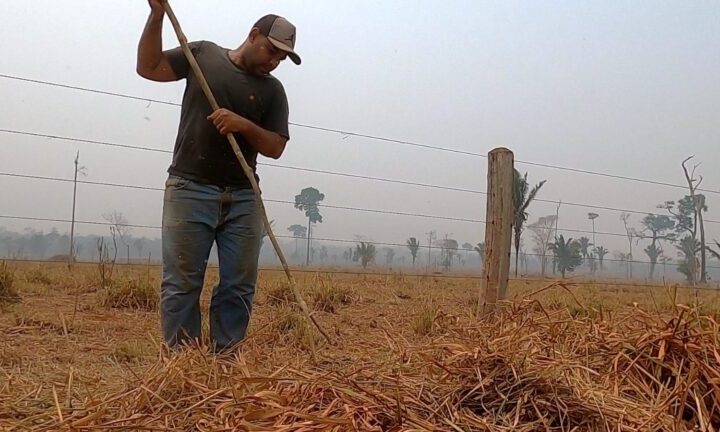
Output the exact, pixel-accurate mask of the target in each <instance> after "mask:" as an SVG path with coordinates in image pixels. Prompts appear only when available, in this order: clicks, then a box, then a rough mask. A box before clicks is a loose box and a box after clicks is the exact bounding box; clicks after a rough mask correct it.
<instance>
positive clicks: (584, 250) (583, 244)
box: [577, 237, 592, 259]
mask: <svg viewBox="0 0 720 432" xmlns="http://www.w3.org/2000/svg"><path fill="white" fill-rule="evenodd" d="M577 242H578V245H580V254H581V255H582V257H583V259H587V257H588V251H589V248H590V246H591V245H592V243H590V239H589V238H587V237H580V238H579V239H578V240H577Z"/></svg>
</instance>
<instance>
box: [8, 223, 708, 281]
mask: <svg viewBox="0 0 720 432" xmlns="http://www.w3.org/2000/svg"><path fill="white" fill-rule="evenodd" d="M0 219H11V220H27V221H36V222H56V223H71V222H72V221H71V220H69V219H57V218H41V217H32V216H12V215H2V214H0ZM75 223H76V224H78V225H96V226H115V225H118V224H114V223H111V222H108V221H85V220H76V221H75ZM119 225H120V226H123V227H128V228H142V229H153V230H160V229H162V227H161V226H158V225H143V224H131V223H124V224H119ZM276 237H277V238H282V239H290V240H305V239H306V237H295V236H291V235H282V234H280V235H276ZM312 240H314V241H324V242H332V243H346V244H357V243H359V242H361V241H365V242H369V243H372V244H374V245H378V246H395V247H408V245H407V243H405V244H403V243H397V242H386V241H375V240H371V239H366V240H362V239H356V240H351V239H337V238H327V237H317V238H312ZM474 246H475V245H473V247H474ZM428 249H430V250H446V249H448V248H447V247H444V246H442V245H437V244H436V245H430V246H428V245H420V246H419V252H424V251H426V250H428ZM456 252H462V253H468V254H470V255H474V254H476V253H478V252H477V251H476V250H475V249H463V248H458V249H457V250H456ZM521 255H524V256H526V257H535V258H541V259H542V258H547V259H548V261H549V260H551V258H552V255H551V254H550V253H548V254H545V255H542V254H538V253H530V252H522V253H521ZM586 259H587V258H586ZM595 259H596V260H597V262H598V263H599V262H600V259H599V258H595ZM602 261H603V263H606V262H609V263H619V264H621V265H622V264H625V265H627V264H641V265H648V266H649V265H652V264H653V263H652V262H650V261H640V260H632V259H629V260H628V259H624V260H622V259H616V258H603V260H602ZM673 264H676V263H665V265H673ZM663 265H664V264H663V263H661V262H656V263H655V266H658V267H662V266H663ZM706 268H708V269H720V266H712V265H710V266H706Z"/></svg>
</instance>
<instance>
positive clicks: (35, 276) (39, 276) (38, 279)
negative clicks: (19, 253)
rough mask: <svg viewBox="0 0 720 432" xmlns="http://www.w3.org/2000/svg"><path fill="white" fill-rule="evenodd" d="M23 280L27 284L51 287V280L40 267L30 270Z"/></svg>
mask: <svg viewBox="0 0 720 432" xmlns="http://www.w3.org/2000/svg"><path fill="white" fill-rule="evenodd" d="M25 280H26V281H27V282H29V283H35V284H40V285H52V284H53V282H55V281H54V280H53V278H51V277H50V275H49V274H48V273H47V271H46V270H44V269H43V268H42V267H40V266H36V267H33V268H31V269H30V270H28V271H27V272H26V273H25Z"/></svg>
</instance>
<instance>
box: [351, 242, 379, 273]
mask: <svg viewBox="0 0 720 432" xmlns="http://www.w3.org/2000/svg"><path fill="white" fill-rule="evenodd" d="M375 253H376V249H375V245H374V244H372V243H368V242H360V243H358V244H357V246H355V257H356V258H357V259H359V260H360V264H362V266H363V268H367V266H368V264H369V263H371V262H372V261H375Z"/></svg>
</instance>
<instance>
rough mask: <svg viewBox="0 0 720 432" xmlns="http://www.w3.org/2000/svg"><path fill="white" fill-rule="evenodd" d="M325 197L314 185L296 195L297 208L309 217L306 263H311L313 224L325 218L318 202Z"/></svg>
mask: <svg viewBox="0 0 720 432" xmlns="http://www.w3.org/2000/svg"><path fill="white" fill-rule="evenodd" d="M324 199H325V194H321V193H320V191H319V190H317V189H315V188H314V187H309V188H305V189H303V190H301V191H300V194H299V195H295V208H296V209H298V210H301V211H304V212H305V216H306V217H307V218H308V230H307V255H306V259H305V265H310V239H311V238H312V224H314V223H322V221H323V218H322V215H321V214H320V209H319V208H318V203H319V202H320V201H322V200H324Z"/></svg>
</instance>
